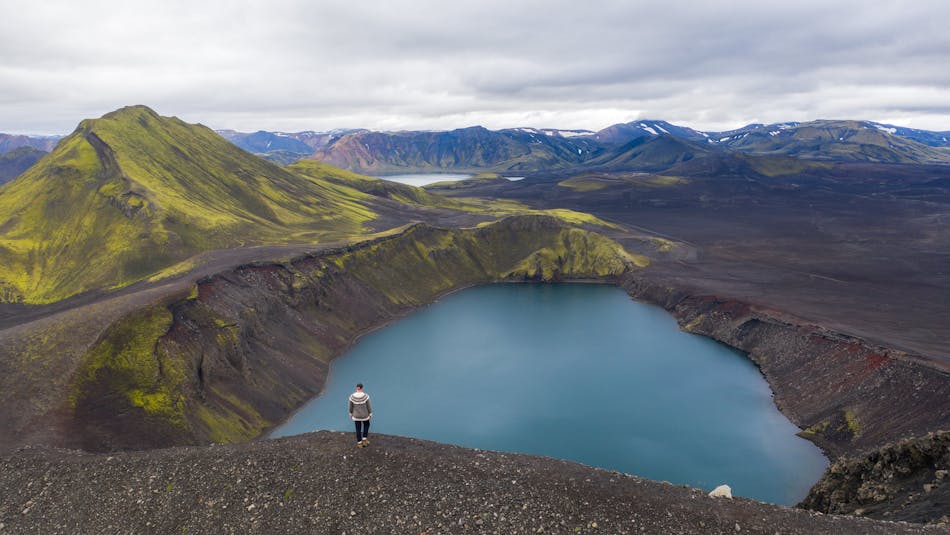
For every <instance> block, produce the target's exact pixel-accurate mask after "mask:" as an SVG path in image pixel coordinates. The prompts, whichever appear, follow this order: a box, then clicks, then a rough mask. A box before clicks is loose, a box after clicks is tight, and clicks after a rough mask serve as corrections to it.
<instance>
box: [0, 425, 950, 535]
mask: <svg viewBox="0 0 950 535" xmlns="http://www.w3.org/2000/svg"><path fill="white" fill-rule="evenodd" d="M91 481H93V482H95V483H94V484H90V482H91ZM0 486H2V487H3V488H4V489H5V492H4V494H3V497H2V498H0V530H9V531H10V532H14V533H22V532H37V533H40V532H42V533H73V532H76V531H81V532H85V533H102V532H109V533H112V532H122V533H125V532H129V531H136V532H139V531H143V530H145V531H153V532H157V533H275V532H280V533H505V534H509V533H512V534H513V533H609V534H623V533H630V534H634V533H664V534H693V533H709V534H716V533H723V534H725V533H728V534H735V533H767V534H769V535H772V534H774V533H776V532H778V533H784V534H813V533H841V534H850V533H855V534H857V533H860V534H878V533H879V534H888V535H892V534H905V533H907V534H910V533H920V534H926V533H947V530H946V529H941V528H937V527H925V526H921V525H911V524H904V523H895V522H881V521H874V520H867V519H863V518H856V517H843V516H825V515H821V514H818V513H814V512H810V511H803V510H796V509H789V508H786V507H780V506H776V505H768V504H764V503H759V502H755V501H752V500H748V499H742V498H736V499H727V498H710V497H708V496H706V494H705V493H704V492H702V491H698V490H696V489H690V488H687V487H680V486H673V485H670V484H668V483H659V482H654V481H648V480H645V479H640V478H637V477H633V476H629V475H625V474H619V473H616V472H608V471H605V470H599V469H595V468H589V467H586V466H582V465H579V464H576V463H571V462H567V461H559V460H556V459H549V458H543V457H536V456H531V455H521V454H514V453H498V452H489V451H479V450H469V449H465V448H459V447H455V446H447V445H443V444H436V443H433V442H427V441H422V440H414V439H410V438H401V437H393V436H385V435H379V434H376V435H373V437H372V444H371V445H370V446H369V447H368V448H364V449H358V448H356V447H354V446H353V443H352V437H351V436H350V435H349V434H344V433H335V432H328V431H321V432H318V433H310V434H307V435H301V436H297V437H288V438H283V439H277V440H268V441H258V442H250V443H247V444H240V445H230V446H217V447H205V448H194V447H192V448H175V449H167V450H152V451H148V452H136V453H113V454H109V455H105V454H102V455H88V454H81V453H77V452H70V451H61V450H47V449H27V450H23V451H21V452H19V453H18V454H17V455H14V456H8V457H4V458H0Z"/></svg>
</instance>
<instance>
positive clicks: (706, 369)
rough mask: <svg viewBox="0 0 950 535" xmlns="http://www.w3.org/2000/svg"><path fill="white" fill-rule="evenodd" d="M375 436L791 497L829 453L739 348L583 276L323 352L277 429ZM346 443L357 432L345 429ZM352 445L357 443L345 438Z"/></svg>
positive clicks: (484, 291) (459, 298)
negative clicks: (365, 419) (358, 414)
mask: <svg viewBox="0 0 950 535" xmlns="http://www.w3.org/2000/svg"><path fill="white" fill-rule="evenodd" d="M357 382H363V383H364V384H365V385H366V391H367V392H369V394H370V395H371V398H372V403H373V412H374V419H373V421H372V426H371V430H370V435H371V436H372V434H373V433H374V432H378V433H387V434H394V435H404V436H411V437H417V438H424V439H429V440H435V441H439V442H446V443H450V444H458V445H462V446H468V447H474V448H481V449H489V450H501V451H510V452H526V453H533V454H540V455H547V456H550V457H557V458H561V459H569V460H573V461H578V462H581V463H584V464H588V465H592V466H598V467H602V468H607V469H610V470H617V471H620V472H625V473H629V474H634V475H638V476H642V477H646V478H650V479H656V480H665V481H670V482H672V483H676V484H686V485H691V486H695V487H699V488H703V489H706V490H711V489H712V488H714V487H716V486H717V485H720V484H723V483H725V484H728V485H730V486H731V487H732V489H733V493H734V494H736V495H740V496H746V497H750V498H755V499H758V500H763V501H768V502H772V503H778V504H784V505H791V504H794V503H797V502H798V501H799V500H800V499H801V498H803V497H804V496H805V495H806V494H807V492H808V489H809V488H810V487H811V485H812V484H814V482H815V481H817V480H818V478H819V477H820V476H821V474H822V472H823V470H824V469H825V467H826V466H827V464H828V461H827V460H826V459H825V457H824V456H823V455H822V453H821V451H820V450H819V449H818V448H817V447H816V446H814V445H813V444H812V443H811V442H808V441H807V440H804V439H802V438H799V437H797V436H795V433H796V432H798V429H797V428H796V427H795V426H794V425H793V424H792V423H791V422H789V421H788V419H786V418H785V416H783V415H782V414H781V413H780V412H779V411H778V409H776V407H775V405H774V403H773V402H772V395H771V391H770V389H769V386H768V384H767V383H766V382H765V380H764V379H763V377H762V376H761V374H760V373H759V371H758V370H757V369H756V367H755V366H754V365H753V364H752V362H751V361H749V360H748V358H746V357H745V356H744V355H742V354H741V353H739V352H737V351H735V350H733V349H731V348H729V347H727V346H724V345H722V344H719V343H717V342H715V341H713V340H711V339H708V338H705V337H702V336H698V335H693V334H689V333H684V332H682V331H680V330H679V329H678V328H677V324H676V321H675V320H674V319H673V318H672V317H671V316H670V315H669V314H667V313H666V311H664V310H663V309H661V308H659V307H654V306H650V305H644V304H641V303H637V302H635V301H632V300H631V299H630V297H629V296H628V295H627V294H626V293H625V292H624V291H623V290H621V289H619V288H616V287H613V286H606V285H592V284H558V285H541V284H497V285H490V286H481V287H477V288H471V289H468V290H464V291H462V292H459V293H456V294H453V295H450V296H447V297H446V298H444V299H442V300H441V301H439V302H437V303H435V304H433V305H431V306H429V307H427V308H424V309H422V310H420V311H418V312H416V313H414V314H412V315H410V316H408V317H406V318H405V319H403V320H400V321H399V322H397V323H395V324H393V325H390V326H388V327H386V328H384V329H381V330H379V331H376V332H374V333H372V334H369V335H367V336H365V337H364V338H363V339H362V340H361V341H360V342H359V343H358V344H357V345H356V346H355V347H354V348H353V349H352V350H351V351H349V352H348V353H347V354H345V355H343V356H341V357H340V358H338V359H336V360H335V361H333V367H332V371H331V374H330V377H329V379H328V381H327V385H326V391H325V393H324V394H323V395H322V396H321V397H319V398H317V399H315V400H313V401H311V402H310V403H309V404H308V405H307V406H305V407H304V408H303V409H302V410H301V411H299V412H298V413H297V414H296V415H294V417H293V418H291V419H290V420H289V421H288V422H287V423H286V424H285V425H284V426H282V427H280V428H278V429H277V430H276V431H275V432H274V433H273V434H272V436H275V437H276V436H286V435H293V434H298V433H303V432H307V431H312V430H316V429H334V430H340V431H350V432H352V427H353V424H352V422H351V421H350V420H349V418H348V415H347V410H346V399H347V396H348V395H349V393H350V392H351V391H352V390H353V385H354V384H356V383H357ZM354 441H355V440H354ZM354 447H355V446H354Z"/></svg>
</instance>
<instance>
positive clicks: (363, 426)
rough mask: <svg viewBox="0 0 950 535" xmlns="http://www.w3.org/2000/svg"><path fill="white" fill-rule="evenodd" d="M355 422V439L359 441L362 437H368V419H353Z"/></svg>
mask: <svg viewBox="0 0 950 535" xmlns="http://www.w3.org/2000/svg"><path fill="white" fill-rule="evenodd" d="M353 423H355V424H356V441H357V442H359V441H361V440H363V439H364V438H369V420H366V421H365V422H360V421H359V420H356V421H354V422H353Z"/></svg>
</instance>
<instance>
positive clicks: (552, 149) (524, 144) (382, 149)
mask: <svg viewBox="0 0 950 535" xmlns="http://www.w3.org/2000/svg"><path fill="white" fill-rule="evenodd" d="M219 133H221V134H222V135H224V136H225V137H226V138H228V139H230V140H231V141H232V142H233V143H235V144H237V145H238V146H240V147H242V148H244V149H245V150H248V151H250V152H253V153H255V154H258V155H261V156H264V157H265V158H268V159H271V160H274V161H278V162H281V163H289V162H291V161H295V160H297V159H301V158H310V159H316V160H320V161H324V162H327V163H330V164H332V165H335V166H339V167H342V168H345V169H349V170H351V171H356V172H360V173H367V174H376V175H386V174H398V173H414V172H423V173H424V172H429V173H437V172H449V171H461V172H483V171H491V172H498V173H511V174H523V173H531V172H544V171H548V172H550V171H559V170H569V169H577V168H595V169H607V170H636V171H660V170H664V169H669V168H671V167H673V166H675V165H679V164H682V163H685V162H687V161H689V160H692V159H694V158H704V157H714V158H719V157H720V156H721V155H722V154H728V153H733V152H736V153H745V154H749V155H753V156H761V157H775V156H780V157H789V158H796V159H801V160H817V161H851V162H872V163H917V164H950V132H931V131H927V130H918V129H913V128H903V127H897V126H893V125H887V124H881V123H874V122H870V121H824V120H821V121H810V122H805V123H794V122H792V123H776V124H768V125H766V124H752V125H748V126H745V127H743V128H739V129H736V130H731V131H725V132H701V131H699V130H694V129H692V128H688V127H683V126H678V125H674V124H671V123H668V122H666V121H656V120H638V121H633V122H629V123H624V124H616V125H613V126H610V127H607V128H604V129H603V130H600V131H597V132H593V131H588V130H558V129H550V128H510V129H503V130H489V129H487V128H483V127H480V126H474V127H469V128H460V129H456V130H451V131H403V132H374V131H369V130H348V131H347V130H337V131H333V132H324V133H320V132H299V133H295V134H290V133H282V132H263V131H261V132H255V133H253V134H241V133H238V132H232V131H222V132H219Z"/></svg>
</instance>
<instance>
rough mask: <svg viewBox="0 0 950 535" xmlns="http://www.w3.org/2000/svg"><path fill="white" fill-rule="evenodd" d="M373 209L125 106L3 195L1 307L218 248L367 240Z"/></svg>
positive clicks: (346, 191) (101, 283) (367, 199)
mask: <svg viewBox="0 0 950 535" xmlns="http://www.w3.org/2000/svg"><path fill="white" fill-rule="evenodd" d="M325 169H328V168H325ZM373 203H374V200H373V197H372V196H369V195H366V194H364V193H362V192H360V191H357V190H355V189H352V188H347V187H345V186H341V185H339V184H334V183H330V182H325V181H322V180H320V177H319V176H318V174H310V175H308V176H300V175H295V174H293V173H290V172H288V171H286V170H284V169H283V168H281V167H279V166H277V165H274V164H271V163H269V162H267V161H264V160H262V159H260V158H257V157H255V156H253V155H251V154H248V153H247V152H244V151H243V150H241V149H239V148H237V147H235V146H234V145H232V144H231V143H228V142H227V141H226V140H224V139H223V138H221V137H220V136H219V135H217V134H216V133H215V132H214V131H212V130H210V129H208V128H206V127H204V126H201V125H192V124H187V123H185V122H183V121H181V120H179V119H177V118H168V117H160V116H159V115H158V114H156V113H155V112H154V111H152V110H151V109H149V108H147V107H144V106H132V107H127V108H123V109H120V110H118V111H115V112H112V113H109V114H107V115H105V116H104V117H102V118H100V119H92V120H85V121H83V122H82V123H81V124H80V125H79V127H78V128H77V129H76V130H75V131H74V132H73V133H72V134H71V135H69V136H68V137H66V138H64V139H63V140H62V141H61V142H60V143H59V145H57V147H56V148H55V149H54V150H53V152H52V153H50V154H49V155H48V156H46V157H45V158H44V159H43V160H41V161H40V162H39V163H38V164H37V165H35V166H33V167H32V168H31V169H29V170H28V171H27V172H25V173H24V174H22V175H21V176H20V177H19V178H18V179H17V180H14V181H12V182H10V183H8V184H6V185H5V186H4V187H3V188H2V189H0V214H2V215H0V266H2V268H0V300H2V301H7V302H10V301H23V302H27V303H45V302H52V301H56V300H60V299H63V298H65V297H69V296H71V295H74V294H77V293H80V292H83V291H86V290H90V289H96V288H109V287H119V286H124V285H127V284H129V283H131V282H134V281H136V280H140V279H142V278H143V277H146V276H148V275H150V274H152V273H155V272H156V271H159V270H161V269H163V268H166V267H168V266H170V265H173V264H175V263H177V262H179V261H181V260H183V259H186V258H188V257H190V256H192V255H194V254H196V253H199V252H202V251H207V250H211V249H221V248H231V247H238V246H245V245H257V244H282V243H296V242H301V243H303V242H306V243H314V242H320V241H326V240H336V239H342V238H346V237H349V236H353V235H359V234H363V233H365V232H366V231H367V230H369V227H368V225H367V224H368V223H369V222H370V221H372V220H373V219H374V218H375V217H376V213H375V212H374V210H373V207H372V206H373Z"/></svg>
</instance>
